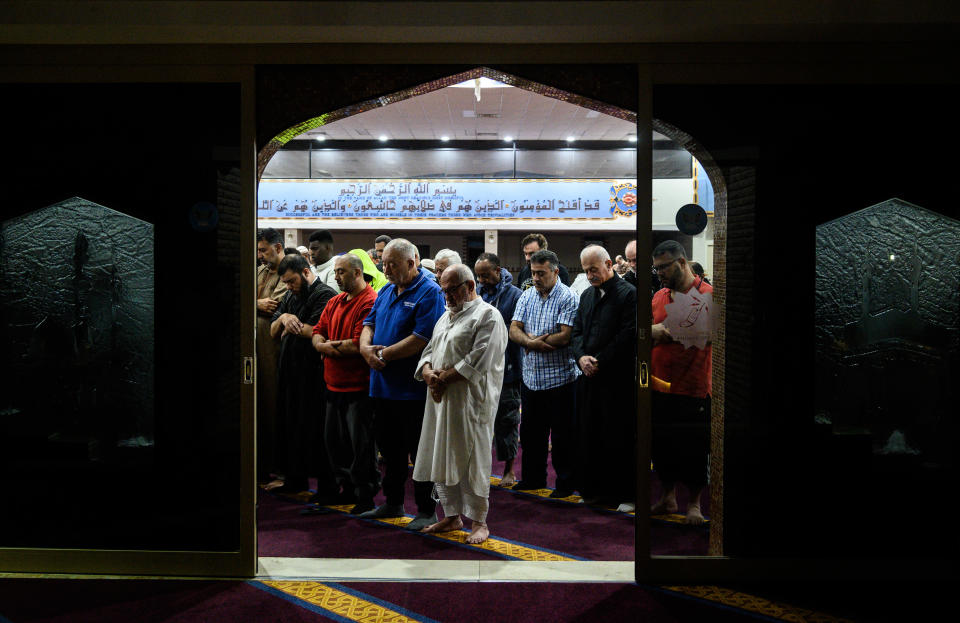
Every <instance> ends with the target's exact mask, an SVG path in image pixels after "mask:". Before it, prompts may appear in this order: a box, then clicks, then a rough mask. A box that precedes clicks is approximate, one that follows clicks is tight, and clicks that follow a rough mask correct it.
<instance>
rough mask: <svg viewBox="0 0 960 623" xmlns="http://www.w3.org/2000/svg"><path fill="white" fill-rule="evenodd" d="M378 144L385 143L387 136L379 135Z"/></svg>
mask: <svg viewBox="0 0 960 623" xmlns="http://www.w3.org/2000/svg"><path fill="white" fill-rule="evenodd" d="M380 142H381V143H386V142H387V135H386V134H381V135H380Z"/></svg>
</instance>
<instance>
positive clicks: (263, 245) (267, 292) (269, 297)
mask: <svg viewBox="0 0 960 623" xmlns="http://www.w3.org/2000/svg"><path fill="white" fill-rule="evenodd" d="M282 259H283V237H281V236H280V233H279V232H278V231H277V230H275V229H273V228H270V227H268V228H266V229H261V230H259V231H257V260H258V261H259V262H260V265H259V266H258V267H257V480H258V481H259V482H260V483H261V484H263V485H264V486H265V487H266V488H268V489H269V488H276V487H279V486H281V485H282V484H283V481H282V480H279V479H278V480H273V481H271V476H270V474H271V473H274V474H278V473H279V472H280V463H281V460H280V456H278V455H277V357H278V356H279V354H280V340H278V339H276V338H273V337H271V336H270V323H271V321H272V320H273V313H274V312H275V311H277V307H278V306H279V305H280V300H281V299H282V298H283V297H284V296H286V294H287V286H286V285H284V283H283V282H282V281H280V275H278V274H277V268H278V267H279V266H280V260H282Z"/></svg>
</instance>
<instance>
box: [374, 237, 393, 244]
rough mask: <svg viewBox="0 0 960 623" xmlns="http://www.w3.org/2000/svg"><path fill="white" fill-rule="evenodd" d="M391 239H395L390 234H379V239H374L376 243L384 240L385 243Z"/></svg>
mask: <svg viewBox="0 0 960 623" xmlns="http://www.w3.org/2000/svg"><path fill="white" fill-rule="evenodd" d="M391 240H393V238H391V237H390V236H377V239H376V240H374V241H373V243H374V244H378V243H381V242H383V243H384V244H386V243H387V242H390V241H391Z"/></svg>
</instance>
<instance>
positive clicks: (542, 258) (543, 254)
mask: <svg viewBox="0 0 960 623" xmlns="http://www.w3.org/2000/svg"><path fill="white" fill-rule="evenodd" d="M530 263H531V264H550V270H557V269H558V268H559V267H560V258H558V257H557V254H556V253H554V252H553V251H547V250H546V249H540V250H539V251H537V252H536V253H534V254H533V255H531V256H530Z"/></svg>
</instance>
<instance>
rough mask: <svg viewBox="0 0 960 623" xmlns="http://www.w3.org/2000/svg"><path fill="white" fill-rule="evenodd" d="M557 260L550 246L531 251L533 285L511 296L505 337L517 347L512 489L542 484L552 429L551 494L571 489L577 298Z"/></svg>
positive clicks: (560, 494)
mask: <svg viewBox="0 0 960 623" xmlns="http://www.w3.org/2000/svg"><path fill="white" fill-rule="evenodd" d="M559 268H560V260H559V259H558V258H557V255H556V253H554V252H553V251H547V250H545V249H544V250H541V251H537V252H536V253H534V254H533V256H532V257H531V258H530V272H531V276H532V278H533V285H534V287H532V288H529V289H527V290H525V291H524V293H523V294H522V295H521V296H520V298H519V300H518V301H517V307H516V309H515V310H514V312H513V322H511V323H510V339H511V340H512V341H514V342H516V343H517V344H519V345H520V346H521V347H522V348H523V349H524V350H523V384H522V386H521V388H520V402H521V404H522V405H523V412H522V416H521V419H520V443H521V444H522V446H523V454H522V457H521V468H520V478H521V480H520V482H518V483H517V484H516V485H515V486H514V489H517V490H533V489H543V488H545V487H546V485H547V444H548V443H549V441H550V440H551V433H552V442H553V450H552V460H553V469H554V471H556V472H557V483H556V486H555V488H554V491H553V493H551V494H550V497H552V498H565V497H568V496H570V495H572V494H573V490H574V487H575V485H574V482H575V477H574V466H575V463H576V457H575V455H574V449H575V448H576V445H577V442H576V439H575V438H574V415H575V405H576V400H575V394H574V388H575V387H576V384H575V381H576V380H577V377H578V376H580V368H578V367H577V364H576V362H575V361H574V359H573V354H572V353H571V352H570V348H569V347H568V345H569V344H570V337H571V335H572V332H573V323H574V318H576V315H577V305H578V303H579V301H578V300H577V297H576V295H575V294H574V293H573V292H572V291H571V290H570V288H568V287H567V286H565V285H564V284H563V283H561V282H560V280H559Z"/></svg>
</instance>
